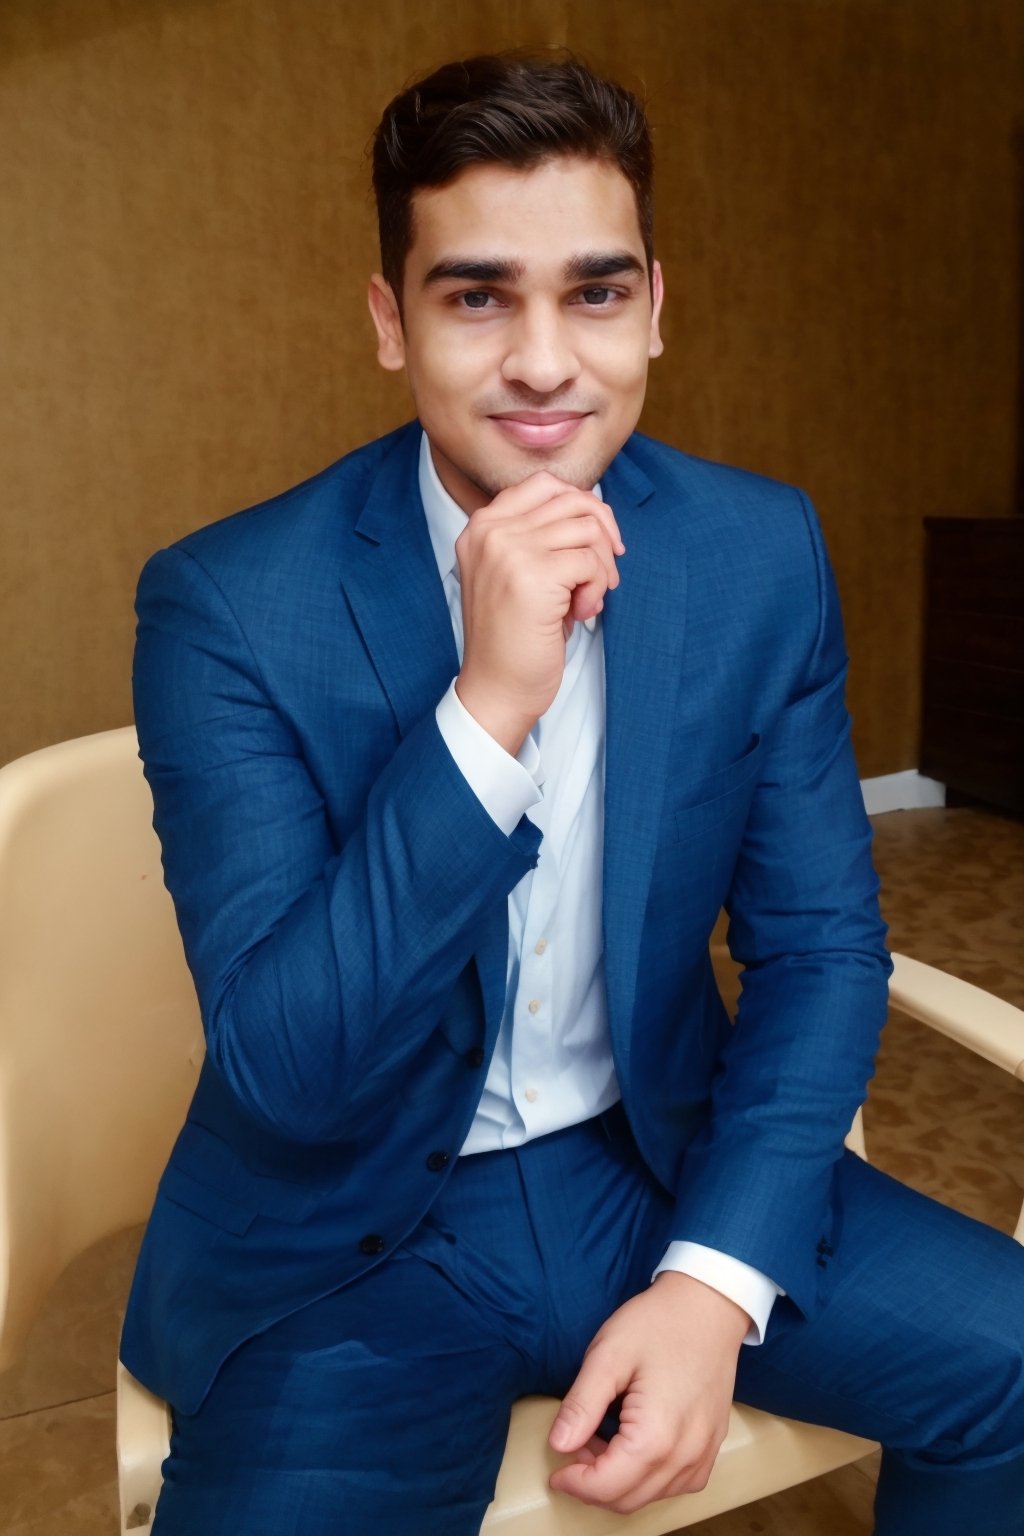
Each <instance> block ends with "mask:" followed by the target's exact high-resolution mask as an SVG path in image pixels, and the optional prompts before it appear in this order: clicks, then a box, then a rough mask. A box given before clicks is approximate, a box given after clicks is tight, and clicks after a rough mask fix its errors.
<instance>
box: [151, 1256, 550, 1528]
mask: <svg viewBox="0 0 1024 1536" xmlns="http://www.w3.org/2000/svg"><path fill="white" fill-rule="evenodd" d="M521 1375H522V1360H521V1358H520V1356H519V1355H518V1354H517V1352H516V1351H515V1350H514V1349H513V1348H511V1347H510V1346H509V1345H508V1344H507V1343H505V1342H503V1341H502V1340H501V1339H500V1338H498V1337H497V1335H496V1334H494V1333H493V1332H491V1331H490V1330H489V1329H488V1328H487V1327H486V1326H485V1325H482V1323H481V1317H480V1314H479V1309H476V1308H474V1307H472V1306H471V1305H470V1304H469V1303H468V1302H467V1301H466V1300H465V1298H463V1297H462V1296H461V1295H460V1294H459V1292H458V1291H457V1290H455V1289H454V1288H453V1287H452V1286H451V1284H450V1283H449V1282H448V1280H447V1279H446V1277H445V1276H444V1275H442V1274H441V1273H440V1272H439V1271H438V1270H436V1269H434V1268H433V1267H431V1266H430V1265H429V1264H426V1263H424V1262H422V1260H421V1259H419V1258H418V1257H416V1256H414V1255H412V1254H410V1253H404V1252H401V1251H400V1252H399V1253H398V1254H397V1255H396V1256H394V1257H393V1258H392V1259H390V1260H388V1261H387V1262H386V1263H385V1264H384V1265H382V1266H380V1267H379V1268H378V1269H377V1270H374V1271H372V1272H371V1273H370V1274H369V1275H368V1276H366V1277H365V1278H364V1279H363V1280H361V1281H358V1282H356V1283H354V1284H352V1285H349V1286H346V1287H345V1288H344V1289H343V1290H340V1291H337V1292H334V1293H333V1294H331V1295H330V1296H327V1297H325V1298H324V1299H322V1300H321V1301H318V1302H316V1303H314V1304H312V1305H310V1306H308V1307H304V1308H303V1309H302V1310H301V1311H299V1312H296V1313H295V1314H294V1315H293V1316H291V1317H289V1318H286V1319H285V1320H284V1321H283V1322H281V1323H278V1324H276V1325H275V1326H274V1327H273V1328H271V1329H269V1330H268V1332H267V1333H265V1334H263V1335H262V1336H260V1337H258V1338H255V1339H251V1340H249V1341H248V1342H247V1343H246V1344H245V1345H243V1346H242V1347H241V1348H240V1349H239V1350H238V1351H236V1353H235V1354H234V1355H233V1356H232V1357H231V1358H230V1359H229V1360H228V1361H227V1362H226V1364H225V1365H224V1366H223V1368H222V1369H221V1371H220V1372H219V1373H218V1376H217V1379H216V1381H215V1383H214V1385H213V1388H212V1389H211V1392H210V1395H209V1397H208V1398H207V1399H206V1402H205V1403H204V1404H203V1406H202V1407H201V1409H200V1410H199V1412H198V1413H197V1414H195V1415H192V1416H186V1415H180V1414H176V1415H175V1418H174V1432H173V1434H172V1437H171V1454H170V1456H169V1458H168V1460H167V1461H166V1462H165V1464H164V1487H163V1491H162V1493H161V1495H160V1500H159V1503H158V1506H157V1513H156V1521H155V1526H154V1532H155V1536H186V1533H187V1536H229V1533H230V1536H237V1533H238V1532H239V1531H244V1532H245V1533H246V1536H293V1533H294V1536H298V1533H300V1532H301V1533H302V1536H350V1533H353V1532H360V1533H362V1532H370V1531H372V1532H373V1533H374V1536H408V1533H409V1532H411V1531H416V1532H417V1536H435V1533H436V1536H475V1533H476V1532H477V1531H478V1530H479V1526H480V1522H481V1520H482V1518H483V1514H484V1511H485V1509H486V1507H487V1505H488V1503H489V1502H490V1499H491V1497H492V1493H493V1488H494V1480H495V1477H496V1474H497V1468H498V1466H499V1464H500V1461H501V1457H502V1453H503V1451H504V1447H505V1439H506V1435H507V1431H508V1415H509V1408H510V1404H511V1402H512V1400H513V1399H514V1398H515V1397H516V1396H518V1395H519V1394H520V1393H521V1392H522V1391H523V1390H524V1389H523V1387H522V1385H521V1382H520V1377H521Z"/></svg>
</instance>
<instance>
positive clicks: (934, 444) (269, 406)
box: [0, 0, 1024, 774]
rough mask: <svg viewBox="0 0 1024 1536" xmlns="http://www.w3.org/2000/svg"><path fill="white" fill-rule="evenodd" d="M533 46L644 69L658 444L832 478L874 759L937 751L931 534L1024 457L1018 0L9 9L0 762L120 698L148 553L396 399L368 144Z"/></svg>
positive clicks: (977, 507)
mask: <svg viewBox="0 0 1024 1536" xmlns="http://www.w3.org/2000/svg"><path fill="white" fill-rule="evenodd" d="M539 42H553V43H565V42H568V43H570V44H571V45H573V46H575V47H578V48H580V49H582V50H584V51H585V52H587V53H588V55H589V56H590V57H591V58H592V59H593V61H594V62H595V63H596V64H598V65H599V66H603V67H606V68H609V69H610V70H612V71H619V72H621V73H624V74H625V76H626V78H628V79H631V80H637V79H643V80H646V82H647V85H648V88H649V93H650V99H651V112H652V117H653V120H654V123H655V128H656V132H657V144H658V154H659V167H660V174H659V215H658V220H659V222H658V240H657V243H658V247H659V254H660V256H661V258H662V261H663V263H664V265H665V268H666V273H667V279H668V285H669V293H670V302H669V309H668V316H667V321H666V331H667V337H668V341H669V347H668V350H667V353H666V356H665V357H664V358H663V359H662V360H661V361H660V362H659V363H658V364H657V365H656V369H655V373H654V377H653V382H652V389H651V395H650V400H649V404H648V409H647V412H646V415H645V420H644V423H643V425H644V426H645V427H646V428H647V429H648V430H650V431H653V432H655V433H656V434H658V435H660V436H662V437H664V438H666V439H668V440H669V441H671V442H674V443H676V444H678V445H679V446H681V447H685V448H688V449H690V450H691V451H694V452H697V453H702V454H707V455H710V456H712V457H716V458H722V459H727V460H731V461H733V462H737V463H742V464H746V465H748V466H750V467H752V468H755V469H759V470H762V471H764V472H766V473H769V474H773V475H776V476H779V477H782V478H786V479H792V480H796V481H798V482H799V483H800V484H802V485H804V486H805V487H806V488H808V489H809V490H810V492H811V493H812V495H813V496H814V498H815V500H816V502H817V503H818V506H819V509H820V511H821V514H822V518H823V521H824V524H825V528H826V532H827V535H828V538H829V542H830V545H831V548H832V551H833V555H834V558H835V562H836V566H837V570H838V574H839V580H840V586H841V588H842V592H843V596H844V601H845V605H846V610H847V628H848V634H849V642H850V649H851V652H852V655H853V661H854V666H853V679H852V685H851V701H852V707H853V710H854V714H855V717H856V725H857V739H858V745H859V751H860V759H861V769H862V772H864V773H865V774H875V773H883V772H890V771H894V770H896V769H899V768H903V767H907V766H911V765H913V763H914V762H915V758H916V720H917V688H918V637H919V629H920V553H921V546H922V540H921V519H922V517H923V516H924V515H926V514H927V513H931V512H939V513H947V514H953V513H989V514H991V513H996V514H1001V513H1005V512H1008V511H1009V510H1010V506H1011V500H1012V495H1013V486H1014V480H1015V474H1016V473H1017V463H1016V456H1017V454H1018V453H1019V435H1020V429H1019V368H1020V357H1019V343H1020V333H1021V326H1020V318H1019V317H1020V297H1021V296H1020V276H1019V270H1020V230H1021V180H1020V162H1019V160H1018V161H1015V159H1014V151H1013V134H1014V125H1015V124H1016V125H1017V130H1016V131H1017V132H1018V133H1019V132H1020V128H1019V125H1020V122H1021V119H1022V117H1024V9H1022V8H1021V7H1020V5H1019V3H1018V0H638V3H637V4H634V5H630V6H624V5H621V4H618V3H615V0H550V3H544V0H444V3H438V0H417V4H416V5H415V6H414V5H412V4H411V3H410V0H374V3H373V4H372V5H367V4H365V3H362V0H360V3H358V4H357V3H352V0H4V4H3V5H2V6H0V143H2V144H3V145H4V151H3V154H2V155H0V390H2V402H3V404H2V409H0V466H2V479H0V485H2V491H0V642H2V646H3V657H4V665H3V678H4V687H3V704H2V708H0V761H3V760H5V759H6V758H8V757H11V756H14V755H17V754H18V753H20V752H24V751H28V750H30V749H31V748H33V747H36V746H39V745H42V744H44V743H46V742H50V741H55V740H59V739H61V738H63V737H66V736H72V735H77V734H80V733H83V732H86V731H92V730H99V729H103V728H105V727H108V726H111V725H118V724H123V723H125V722H126V721H127V720H128V719H129V718H130V700H129V685H128V677H129V669H130V655H131V633H132V614H131V594H132V591H133V587H134V581H135V577H136V575H137V572H138V569H139V567H140V565H141V564H142V561H143V560H144V558H145V556H146V555H147V554H148V553H149V552H150V551H151V550H152V549H154V548H156V547H157V546H158V545H159V544H161V543H165V542H167V541H168V540H170V539H173V538H175V537H176V536H178V535H180V534H181V533H184V532H185V531H186V530H187V529H189V528H191V527H194V526H196V525H197V524H199V523H203V522H207V521H209V520H210V519H211V518H214V517H218V516H221V515H223V514H225V513H227V512H230V511H232V510H234V509H235V508H236V507H238V506H241V505H245V504H247V503H250V502H252V501H255V500H258V499H259V498H261V497H263V496H266V495H268V494H271V493H273V492H274V491H276V490H279V489H281V488H283V487H284V486H286V485H288V484H290V483H292V482H294V481H295V480H297V479H299V478H301V477H303V476H305V475H307V474H310V473H312V472H314V471H315V470H316V469H318V468H320V467H321V466H322V465H323V464H325V463H326V462H328V461H329V460H330V459H332V458H335V457H337V456H338V455H339V454H340V453H342V452H343V451H345V450H347V449H348V448H350V447H352V446H354V445H355V444H357V443H359V442H360V441H363V440H364V439H366V438H367V437H370V436H372V435H375V434H377V433H379V432H382V431H385V430H387V429H388V428H389V427H391V426H392V425H394V424H395V423H396V422H398V421H399V420H401V419H403V417H404V416H405V415H406V414H407V404H406V400H405V397H404V394H403V391H402V386H401V384H400V382H396V380H395V379H394V378H392V377H390V376H386V375H383V374H380V373H379V372H378V371H377V370H376V366H375V364H374V362H373V358H372V346H371V332H370V325H369V321H368V319H367V317H366V314H365V306H364V299H363V291H364V286H365V278H366V275H367V273H368V271H369V270H370V268H371V266H372V264H373V262H374V243H373V222H372V215H371V208H370V204H369V201H368V196H367V191H366V181H367V177H366V165H365V160H364V151H365V147H366V144H367V141H368V139H369V136H370V133H371V132H372V128H373V125H374V122H375V120H376V117H377V114H378V112H379V109H380V107H381V105H382V104H383V102H384V101H385V100H386V99H387V98H388V97H389V96H390V95H391V94H392V93H393V92H394V91H395V90H396V89H397V88H398V87H399V86H400V85H401V84H402V83H403V82H404V81H405V79H406V78H408V76H409V75H411V74H412V73H414V72H418V71H419V70H420V69H422V68H425V67H429V66H430V65H432V64H434V63H439V62H441V61H443V60H444V59H445V58H448V57H451V56H454V55H456V54H459V53H468V52H471V51H475V50H479V49H483V48H492V47H501V46H506V45H510V44H514V43H539Z"/></svg>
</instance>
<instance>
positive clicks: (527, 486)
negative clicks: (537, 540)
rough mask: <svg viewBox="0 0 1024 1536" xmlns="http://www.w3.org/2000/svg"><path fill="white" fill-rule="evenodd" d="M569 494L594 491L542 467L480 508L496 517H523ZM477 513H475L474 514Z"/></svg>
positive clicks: (583, 493) (582, 493)
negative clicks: (574, 483)
mask: <svg viewBox="0 0 1024 1536" xmlns="http://www.w3.org/2000/svg"><path fill="white" fill-rule="evenodd" d="M567 494H573V495H577V496H580V495H583V496H590V495H592V494H593V493H592V492H591V491H581V490H580V488H579V486H576V485H570V484H569V482H568V481H567V480H559V478H558V476H557V475H553V474H551V473H550V472H549V471H548V470H546V469H542V470H538V472H537V473H536V474H535V475H528V476H527V477H526V479H525V480H520V481H519V482H518V483H517V484H516V485H509V486H506V488H505V489H504V490H503V491H499V492H498V494H497V496H495V498H494V500H493V501H491V502H489V503H488V505H487V506H486V507H482V508H481V509H480V510H481V511H486V512H487V513H488V514H490V513H493V514H494V515H495V516H496V517H522V516H523V515H524V514H525V513H527V512H532V511H534V510H535V509H536V508H537V507H542V506H544V504H545V503H546V502H549V501H553V500H554V498H555V497H556V496H562V495H567ZM477 515H478V514H474V516H477ZM470 521H472V519H470Z"/></svg>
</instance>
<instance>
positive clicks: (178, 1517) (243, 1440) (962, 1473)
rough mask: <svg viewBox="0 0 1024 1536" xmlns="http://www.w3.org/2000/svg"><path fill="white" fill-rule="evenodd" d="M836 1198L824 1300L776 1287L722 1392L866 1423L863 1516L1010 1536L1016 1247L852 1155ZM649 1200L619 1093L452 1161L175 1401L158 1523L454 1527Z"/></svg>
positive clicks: (388, 1533) (1017, 1468)
mask: <svg viewBox="0 0 1024 1536" xmlns="http://www.w3.org/2000/svg"><path fill="white" fill-rule="evenodd" d="M839 1195H840V1209H839V1219H838V1221H837V1224H836V1227H837V1230H836V1232H835V1234H834V1239H833V1244H832V1249H833V1251H832V1252H831V1253H826V1254H822V1256H821V1258H822V1264H823V1266H824V1273H823V1287H824V1291H825V1296H826V1301H825V1305H824V1307H823V1308H822V1311H821V1313H820V1314H819V1315H818V1316H817V1317H816V1318H815V1319H814V1321H812V1322H806V1321H804V1320H803V1318H802V1317H801V1316H800V1314H799V1313H798V1312H797V1310H796V1308H795V1307H793V1305H792V1304H791V1303H790V1302H789V1301H788V1300H787V1299H785V1298H781V1299H780V1300H779V1301H778V1302H777V1303H776V1306H775V1309H774V1312H773V1314H772V1320H771V1323H770V1325H769V1329H768V1335H767V1338H766V1340H765V1343H764V1344H763V1345H762V1346H760V1347H744V1348H743V1349H742V1350H741V1352H740V1367H739V1375H738V1379H737V1389H736V1396H737V1398H738V1399H740V1400H741V1401H743V1402H748V1403H752V1404H754V1405H756V1406H757V1407H762V1408H767V1409H770V1410H774V1411H777V1412H780V1413H783V1414H785V1415H787V1416H789V1417H792V1418H798V1419H809V1420H812V1421H814V1422H818V1423H822V1424H829V1425H835V1426H836V1427H838V1428H841V1429H846V1430H850V1431H853V1432H854V1433H856V1434H859V1435H864V1436H867V1437H869V1438H871V1439H876V1440H880V1441H881V1442H882V1444H883V1446H884V1448H885V1450H884V1455H883V1465H882V1473H881V1477H880V1481H879V1490H878V1497H877V1504H876V1521H877V1524H876V1531H877V1533H878V1536H925V1533H927V1536H967V1533H969V1536H1022V1533H1024V1249H1022V1248H1021V1247H1019V1246H1018V1245H1017V1244H1015V1243H1013V1242H1012V1241H1011V1240H1010V1239H1009V1238H1007V1237H1005V1236H1003V1235H1002V1234H1000V1233H998V1232H995V1231H993V1230H991V1229H990V1228H988V1227H985V1226H982V1225H980V1224H979V1223H977V1222H973V1221H970V1220H968V1219H967V1218H966V1217H963V1216H960V1215H959V1214H957V1213H956V1212H953V1211H950V1210H947V1209H946V1208H945V1207H943V1206H941V1205H938V1204H936V1203H935V1202H934V1201H931V1200H928V1199H926V1198H925V1197H924V1196H921V1195H917V1194H915V1193H913V1192H912V1191H910V1190H908V1189H905V1188H904V1187H903V1186H902V1185H900V1184H897V1183H896V1182H894V1181H893V1180H891V1179H889V1178H887V1177H886V1176H885V1175H884V1174H881V1173H879V1172H877V1171H876V1170H873V1169H871V1168H869V1167H867V1166H866V1165H865V1164H863V1163H861V1162H860V1161H859V1160H858V1159H856V1158H854V1157H852V1156H848V1157H847V1158H846V1159H845V1161H844V1163H843V1165H842V1170H841V1174H840V1180H839ZM669 1217H670V1203H669V1201H668V1200H667V1198H666V1197H665V1195H664V1193H663V1192H662V1191H661V1190H660V1189H659V1188H658V1187H657V1186H656V1185H655V1184H654V1182H653V1180H652V1179H651V1177H650V1175H649V1174H648V1172H647V1170H646V1168H645V1166H644V1165H643V1163H642V1161H641V1159H640V1157H639V1154H638V1153H637V1151H636V1148H635V1144H634V1143H633V1141H632V1138H631V1136H630V1135H629V1132H628V1130H627V1129H626V1128H625V1125H624V1122H623V1118H622V1116H621V1114H620V1113H619V1112H618V1111H610V1112H609V1113H608V1115H606V1116H602V1117H600V1118H599V1119H598V1120H595V1121H590V1122H588V1123H587V1124H586V1125H584V1126H577V1127H574V1128H572V1129H571V1130H567V1131H560V1132H556V1133H555V1134H553V1135H551V1136H547V1137H544V1138H543V1139H542V1140H540V1141H536V1142H532V1143H530V1144H528V1145H527V1146H526V1147H523V1148H521V1149H518V1150H515V1151H505V1152H496V1153H486V1154H483V1155H480V1156H474V1157H471V1158H463V1159H461V1160H460V1161H459V1162H458V1163H457V1165H456V1167H455V1169H454V1171H453V1173H452V1176H451V1178H450V1179H449V1181H448V1183H447V1185H446V1186H445V1188H444V1190H443V1191H442V1193H441V1194H440V1196H439V1198H438V1199H437V1201H436V1202H435V1204H434V1206H433V1207H432V1208H431V1210H430V1212H429V1214H428V1216H427V1217H426V1218H425V1220H424V1221H423V1222H422V1223H421V1225H420V1226H419V1227H418V1228H417V1229H416V1231H415V1232H414V1233H413V1234H412V1236H411V1237H410V1238H409V1239H408V1240H407V1241H406V1242H405V1243H404V1244H403V1245H402V1246H401V1247H400V1248H399V1249H398V1250H397V1252H396V1253H395V1254H393V1255H392V1256H391V1257H390V1258H388V1259H387V1260H386V1261H385V1262H384V1263H382V1264H381V1265H379V1266H378V1267H377V1268H376V1269H375V1270H373V1271H371V1272H370V1273H369V1274H368V1275H366V1276H364V1277H363V1278H362V1279H360V1280H359V1281H357V1282H355V1283H353V1284H351V1285H348V1286H346V1287H344V1288H343V1289H341V1290H339V1291H336V1292H334V1293H332V1294H331V1295H329V1296H327V1297H325V1298H324V1299H323V1300H320V1301H318V1302H316V1303H314V1304H312V1305H310V1306H308V1307H305V1308H303V1309H302V1310H301V1311H299V1312H297V1313H295V1314H293V1315H292V1316H291V1317H288V1318H285V1319H284V1320H283V1321H282V1322H280V1323H278V1324H276V1325H275V1326H274V1327H272V1328H271V1329H269V1330H268V1331H267V1332H266V1333H264V1334H263V1335H261V1336H259V1337H258V1338H254V1339H251V1340H250V1341H249V1342H248V1343H246V1344H245V1345H243V1346H242V1348H240V1349H239V1350H237V1351H236V1352H235V1354H234V1355H233V1356H232V1357H231V1358H230V1359H229V1360H228V1361H227V1363H226V1364H225V1365H224V1367H223V1368H222V1370H221V1371H220V1373H219V1375H218V1377H217V1379H216V1381H215V1383H214V1386H213V1388H212V1390H211V1392H210V1394H209V1396H208V1398H207V1400H206V1402H205V1403H204V1404H203V1405H202V1407H201V1408H200V1410H199V1412H198V1413H196V1414H194V1415H191V1416H186V1415H183V1414H176V1415H175V1421H174V1425H175V1427H174V1433H173V1436H172V1442H171V1454H170V1457H169V1459H168V1461H167V1463H166V1464H165V1467H164V1475H165V1485H164V1491H163V1493H162V1494H161V1497H160V1502H159V1505H158V1509H157V1516H156V1523H155V1528H154V1529H155V1536H228V1533H231V1536H237V1533H238V1532H240V1531H244V1532H245V1533H246V1536H299V1533H302V1536H342V1533H344V1536H369V1533H371V1532H372V1533H373V1536H472V1533H475V1532H477V1531H478V1529H479V1526H480V1521H481V1519H482V1517H483V1514H484V1511H485V1509H486V1507H487V1504H488V1503H489V1501H490V1499H491V1496H492V1494H493V1490H494V1482H495V1477H496V1474H497V1469H498V1466H499V1464H500V1461H501V1456H502V1452H503V1449H504V1444H505V1437H506V1432H507V1425H508V1415H509V1410H510V1406H511V1404H512V1403H513V1402H514V1400H515V1399H516V1398H517V1397H521V1396H524V1395H525V1394H528V1393H532V1392H542V1393H550V1394H552V1395H553V1396H556V1397H557V1396H560V1395H562V1394H563V1393H564V1392H565V1391H566V1389H567V1388H568V1386H569V1385H570V1383H571V1382H572V1380H573V1378H574V1377H575V1375H576V1372H577V1370H578V1368H579V1363H580V1360H581V1358H582V1355H583V1352H584V1350H585V1349H586V1347H587V1344H588V1343H589V1342H590V1340H591V1338H592V1337H593V1335H594V1333H595V1332H596V1331H597V1329H598V1328H599V1326H600V1325H601V1324H602V1323H603V1322H604V1321H605V1319H606V1318H607V1317H608V1316H609V1314H610V1313H611V1312H612V1311H614V1309H615V1308H616V1307H617V1306H619V1305H620V1304H621V1303H622V1302H623V1301H625V1300H626V1299H627V1298H628V1297H629V1296H631V1295H633V1294H635V1293H636V1292H637V1291H638V1290H640V1289H642V1288H643V1287H644V1286H645V1285H646V1284H647V1283H648V1281H649V1278H650V1274H651V1271H652V1269H653V1268H654V1266H655V1264H656V1263H657V1261H658V1259H659V1258H660V1256H661V1253H662V1251H663V1247H664V1243H665V1241H666V1237H667V1233H668V1222H669Z"/></svg>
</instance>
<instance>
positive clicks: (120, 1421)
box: [117, 1360, 171, 1536]
mask: <svg viewBox="0 0 1024 1536" xmlns="http://www.w3.org/2000/svg"><path fill="white" fill-rule="evenodd" d="M170 1438H171V1415H170V1410H169V1409H168V1407H167V1404H166V1403H165V1402H162V1401H161V1400H160V1398H158V1397H154V1396H153V1394H152V1392H147V1391H146V1388H145V1387H144V1386H143V1385H142V1383H141V1382H138V1381H136V1380H135V1377H134V1376H132V1375H131V1373H130V1372H129V1371H127V1370H125V1368H124V1366H123V1365H122V1364H121V1362H120V1360H119V1361H118V1362H117V1471H118V1492H119V1495H120V1501H121V1536H125V1533H126V1532H128V1531H139V1532H142V1531H147V1530H148V1529H149V1527H150V1525H151V1524H152V1522H153V1512H154V1510H155V1509H156V1501H157V1499H158V1498H159V1496H160V1482H161V1478H160V1467H161V1464H162V1462H163V1460H164V1457H165V1456H166V1455H167V1453H168V1451H169V1450H170Z"/></svg>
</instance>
